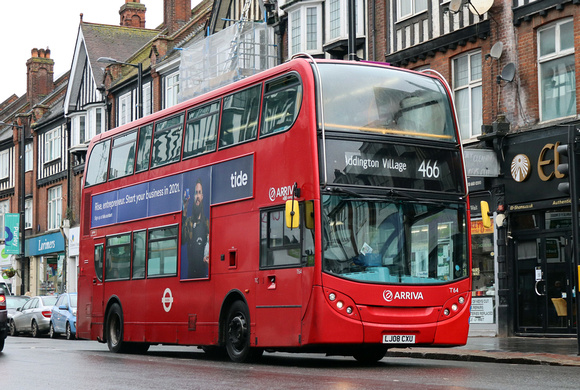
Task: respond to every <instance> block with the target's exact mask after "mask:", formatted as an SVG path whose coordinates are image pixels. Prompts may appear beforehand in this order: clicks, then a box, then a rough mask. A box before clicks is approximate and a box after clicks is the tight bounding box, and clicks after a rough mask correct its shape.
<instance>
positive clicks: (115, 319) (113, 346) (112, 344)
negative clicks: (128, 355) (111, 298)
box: [107, 303, 125, 353]
mask: <svg viewBox="0 0 580 390" xmlns="http://www.w3.org/2000/svg"><path fill="white" fill-rule="evenodd" d="M107 346H108V347H109V351H111V352H115V353H118V352H124V349H125V346H124V342H123V312H122V311H121V307H120V306H119V304H118V303H114V304H113V305H112V306H111V310H110V311H109V315H108V316H107Z"/></svg>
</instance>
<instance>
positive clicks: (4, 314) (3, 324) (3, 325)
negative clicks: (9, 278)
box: [0, 287, 8, 352]
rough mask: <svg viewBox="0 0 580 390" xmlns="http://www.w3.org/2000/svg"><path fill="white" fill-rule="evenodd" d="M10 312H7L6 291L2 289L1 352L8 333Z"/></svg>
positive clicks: (0, 306)
mask: <svg viewBox="0 0 580 390" xmlns="http://www.w3.org/2000/svg"><path fill="white" fill-rule="evenodd" d="M7 323H8V312H7V310H6V295H5V294H4V289H3V288H2V287H0V352H2V350H3V349H4V342H5V341H6V335H7V333H8V330H7V329H8V326H7Z"/></svg>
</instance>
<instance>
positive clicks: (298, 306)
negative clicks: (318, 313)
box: [255, 268, 303, 347]
mask: <svg viewBox="0 0 580 390" xmlns="http://www.w3.org/2000/svg"><path fill="white" fill-rule="evenodd" d="M302 271H303V269H302V268H285V269H269V270H261V271H259V272H258V274H259V276H258V278H256V282H257V290H258V291H257V294H256V311H255V313H256V322H255V323H256V336H257V343H258V345H257V346H258V347H274V346H299V345H300V336H301V322H302Z"/></svg>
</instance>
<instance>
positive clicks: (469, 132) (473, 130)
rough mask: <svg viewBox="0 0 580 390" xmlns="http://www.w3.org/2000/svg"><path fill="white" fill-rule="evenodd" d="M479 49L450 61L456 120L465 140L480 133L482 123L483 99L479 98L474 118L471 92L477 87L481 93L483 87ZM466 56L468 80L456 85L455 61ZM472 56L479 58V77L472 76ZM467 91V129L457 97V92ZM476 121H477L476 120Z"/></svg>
mask: <svg viewBox="0 0 580 390" xmlns="http://www.w3.org/2000/svg"><path fill="white" fill-rule="evenodd" d="M481 54H482V53H481V50H474V51H470V52H467V53H462V54H460V55H458V56H456V57H454V58H453V59H452V61H451V64H452V80H453V97H454V100H455V110H456V111H457V118H458V121H460V123H459V127H460V130H461V135H462V139H463V140H466V139H470V138H473V137H475V136H478V135H481V124H482V123H483V101H482V100H481V99H480V100H481V107H479V109H478V110H477V113H478V114H477V118H474V115H473V113H474V111H475V109H476V108H477V107H473V105H474V102H473V99H472V97H473V93H474V90H476V89H479V91H480V93H481V94H483V89H482V88H483V87H482V75H483V73H482V70H483V69H482V68H483V64H482V63H481V58H482V57H481ZM464 57H467V74H468V82H467V84H465V85H461V86H457V85H456V83H455V79H456V77H455V76H456V72H457V71H458V70H457V69H456V66H457V61H458V60H459V59H461V58H464ZM474 58H476V59H477V58H479V60H480V64H479V69H480V73H479V76H480V77H479V78H473V77H472V76H473V75H472V69H473V68H472V62H473V60H474ZM465 91H467V96H468V101H467V109H468V111H469V112H468V115H467V124H468V126H467V129H465V127H466V124H465V121H463V122H461V119H462V117H463V116H462V115H460V114H461V112H460V105H459V104H460V103H461V102H460V99H458V97H457V94H458V93H459V92H465ZM476 121H477V122H476ZM474 123H479V124H480V125H479V126H474Z"/></svg>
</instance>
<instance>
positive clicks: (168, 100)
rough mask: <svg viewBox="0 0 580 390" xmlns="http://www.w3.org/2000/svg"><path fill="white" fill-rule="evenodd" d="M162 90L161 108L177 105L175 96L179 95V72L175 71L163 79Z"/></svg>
mask: <svg viewBox="0 0 580 390" xmlns="http://www.w3.org/2000/svg"><path fill="white" fill-rule="evenodd" d="M163 88H164V94H163V95H164V99H163V104H164V107H163V108H168V107H171V106H174V105H176V104H177V103H178V100H177V95H178V94H179V72H178V71H177V70H176V71H175V72H172V73H169V74H167V75H165V76H164V77H163Z"/></svg>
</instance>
